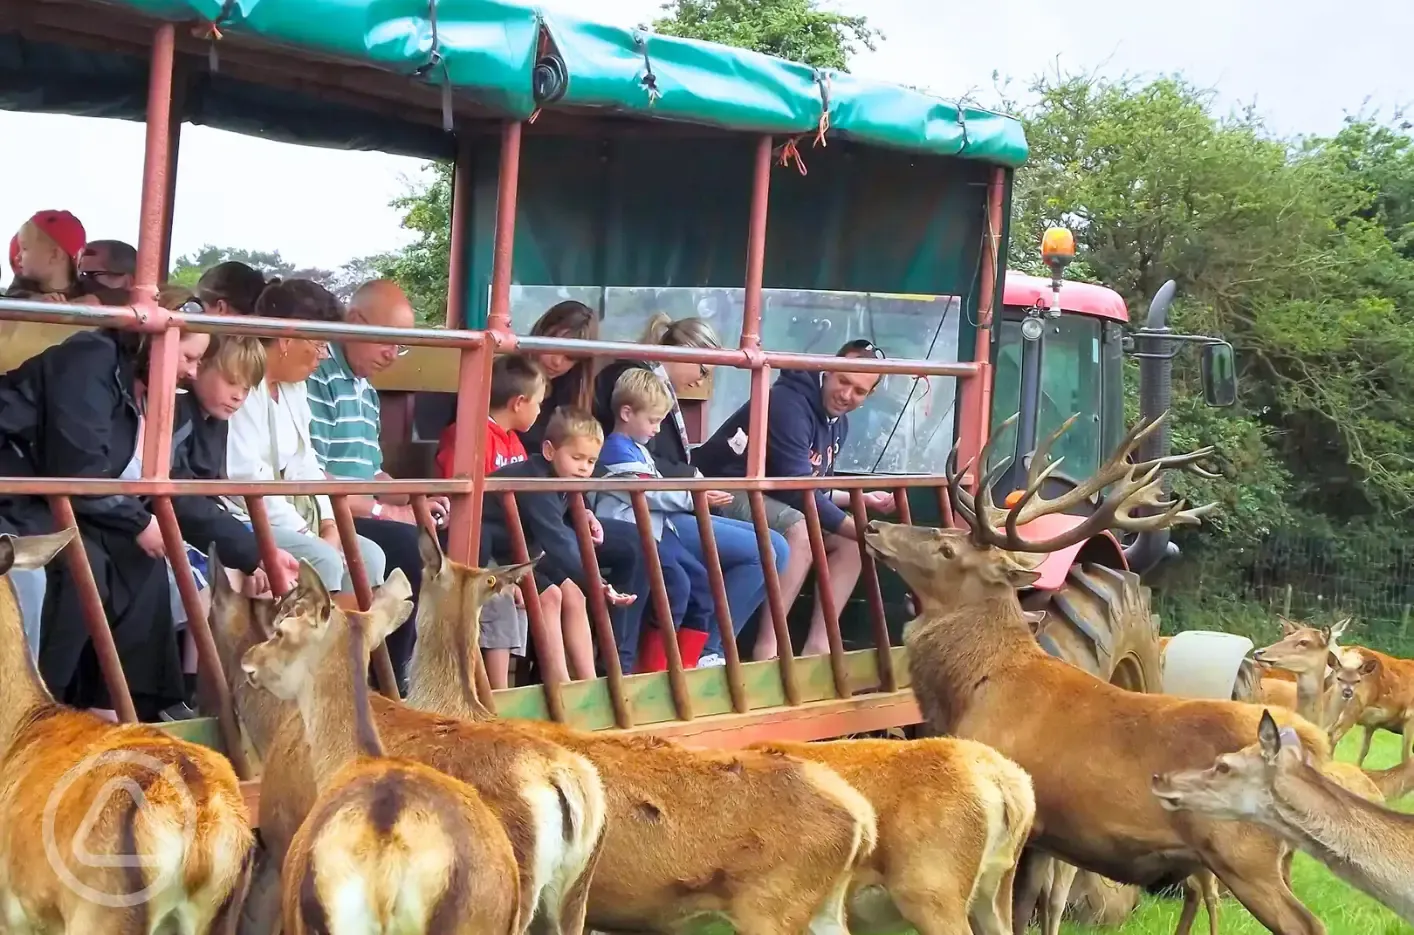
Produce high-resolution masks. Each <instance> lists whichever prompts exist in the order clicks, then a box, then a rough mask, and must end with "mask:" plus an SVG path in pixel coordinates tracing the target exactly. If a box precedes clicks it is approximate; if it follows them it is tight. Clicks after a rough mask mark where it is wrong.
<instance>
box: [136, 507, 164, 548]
mask: <svg viewBox="0 0 1414 935" xmlns="http://www.w3.org/2000/svg"><path fill="white" fill-rule="evenodd" d="M137 547H138V548H140V549H142V550H143V551H144V552H146V553H147V554H148V555H150V556H152V557H153V558H162V557H163V556H164V555H165V554H166V552H165V551H164V550H163V548H162V528H161V527H160V526H158V525H157V517H155V516H154V517H152V519H151V520H150V521H149V522H148V524H147V528H146V529H144V530H143V531H142V532H140V533H138V534H137Z"/></svg>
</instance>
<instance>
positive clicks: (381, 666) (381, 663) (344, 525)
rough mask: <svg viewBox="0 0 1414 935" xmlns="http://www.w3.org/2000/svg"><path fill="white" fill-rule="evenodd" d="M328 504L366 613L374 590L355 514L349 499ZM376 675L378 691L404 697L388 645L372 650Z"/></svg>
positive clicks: (360, 606) (335, 499)
mask: <svg viewBox="0 0 1414 935" xmlns="http://www.w3.org/2000/svg"><path fill="white" fill-rule="evenodd" d="M329 502H330V503H331V504H333V506H334V524H335V525H336V526H337V527H338V528H339V542H340V543H341V544H342V545H343V547H344V564H345V565H347V566H348V569H349V580H350V581H352V582H353V589H354V598H355V599H357V600H358V609H359V610H362V611H367V610H368V608H370V607H372V606H373V588H372V587H371V586H370V585H369V583H368V569H367V568H364V567H363V553H362V552H361V551H360V550H359V547H358V530H357V529H355V528H354V521H353V511H352V510H350V509H349V500H348V497H343V496H334V497H330V498H329ZM403 625H404V626H410V624H403ZM373 672H374V674H375V675H377V676H378V689H379V691H381V692H382V693H383V694H384V695H387V696H388V697H389V698H392V699H393V700H395V701H396V700H398V699H399V698H401V697H402V696H401V695H399V694H398V677H397V674H396V673H395V672H394V671H393V660H392V658H391V657H390V656H389V655H388V646H387V644H386V643H379V644H378V645H377V646H375V647H373Z"/></svg>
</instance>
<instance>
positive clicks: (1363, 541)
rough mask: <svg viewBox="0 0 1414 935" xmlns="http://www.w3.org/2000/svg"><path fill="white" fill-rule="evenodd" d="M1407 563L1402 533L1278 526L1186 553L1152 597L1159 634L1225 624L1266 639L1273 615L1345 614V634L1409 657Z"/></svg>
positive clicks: (1411, 588)
mask: <svg viewBox="0 0 1414 935" xmlns="http://www.w3.org/2000/svg"><path fill="white" fill-rule="evenodd" d="M1194 551H1198V550H1194ZM1235 559H1236V560H1235ZM1411 563H1414V544H1410V543H1409V542H1408V541H1406V540H1405V538H1404V537H1402V536H1397V535H1388V534H1387V535H1376V534H1367V535H1357V536H1316V535H1312V534H1310V533H1309V532H1306V531H1296V530H1277V531H1274V532H1273V534H1272V535H1270V536H1269V537H1267V539H1265V540H1264V541H1263V542H1262V543H1261V544H1260V545H1259V546H1257V547H1256V548H1252V549H1247V550H1245V551H1243V552H1242V553H1239V554H1238V555H1237V556H1234V555H1233V554H1232V553H1230V552H1228V553H1225V554H1213V553H1208V554H1203V553H1201V552H1200V553H1199V554H1197V555H1192V556H1191V557H1185V558H1184V559H1182V560H1180V562H1179V563H1178V565H1179V566H1180V567H1179V568H1177V569H1175V572H1174V573H1173V574H1171V575H1168V576H1166V577H1165V579H1164V581H1163V582H1162V583H1161V584H1160V585H1159V587H1158V595H1157V599H1158V604H1159V607H1160V611H1161V613H1162V615H1163V617H1164V629H1165V631H1166V632H1174V631H1176V630H1180V629H1222V630H1228V631H1231V632H1240V633H1244V634H1245V635H1247V636H1250V637H1252V639H1253V640H1254V641H1256V642H1257V643H1258V645H1264V644H1266V643H1269V642H1271V641H1272V640H1274V639H1275V638H1276V636H1277V634H1278V632H1279V627H1278V625H1277V623H1276V617H1277V615H1282V616H1285V617H1289V618H1291V619H1293V620H1302V621H1310V622H1312V623H1313V624H1317V625H1321V624H1328V623H1330V622H1332V621H1334V620H1338V619H1340V618H1342V617H1351V618H1353V619H1352V622H1351V630H1350V634H1349V635H1347V637H1346V641H1347V642H1358V643H1362V644H1366V645H1370V646H1373V647H1375V648H1377V649H1381V650H1384V651H1387V652H1391V653H1395V654H1397V655H1403V656H1414V632H1412V630H1414V627H1411V622H1414V574H1411Z"/></svg>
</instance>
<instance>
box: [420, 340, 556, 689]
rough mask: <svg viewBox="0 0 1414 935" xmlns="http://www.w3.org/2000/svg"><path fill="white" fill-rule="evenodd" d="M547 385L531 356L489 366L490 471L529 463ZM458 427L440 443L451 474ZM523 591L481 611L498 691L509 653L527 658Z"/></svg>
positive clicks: (489, 669)
mask: <svg viewBox="0 0 1414 935" xmlns="http://www.w3.org/2000/svg"><path fill="white" fill-rule="evenodd" d="M547 386H548V384H547V381H546V379H545V374H544V373H543V372H541V370H540V368H539V367H538V366H536V365H535V362H534V361H532V360H531V359H530V358H528V357H525V356H524V355H521V354H506V355H503V356H501V357H497V358H496V362H495V363H494V364H492V365H491V408H490V418H488V419H487V420H486V445H485V447H484V449H483V450H484V451H485V457H486V473H487V474H490V473H492V472H493V471H496V470H498V469H500V468H503V467H505V466H506V465H508V464H514V463H515V462H517V461H524V460H526V453H525V445H523V444H521V440H520V436H519V435H517V434H516V433H517V432H524V431H525V430H526V429H528V428H530V427H531V426H532V425H534V424H535V420H536V419H538V418H539V417H540V404H541V403H542V402H544V400H545V390H546V388H547ZM456 433H457V424H456V423H455V422H453V423H452V424H451V425H449V426H447V428H446V430H445V431H444V432H443V433H442V437H441V438H440V439H439V440H438V442H437V471H438V473H439V474H441V475H442V476H443V477H451V476H452V455H453V446H454V444H455V443H454V439H455V437H456ZM521 600H522V598H521V596H520V589H519V588H514V589H512V591H511V593H510V594H509V595H506V594H499V595H497V596H495V597H493V598H491V599H490V600H488V601H487V602H486V604H485V606H483V607H482V608H481V651H482V656H483V657H484V658H485V660H486V678H487V679H488V680H489V681H490V682H491V687H492V688H495V689H500V688H508V687H509V686H510V670H511V654H512V653H514V654H515V655H517V656H524V655H525V646H526V642H527V633H528V630H529V625H528V622H527V620H526V616H525V610H524V609H523V608H522V607H521Z"/></svg>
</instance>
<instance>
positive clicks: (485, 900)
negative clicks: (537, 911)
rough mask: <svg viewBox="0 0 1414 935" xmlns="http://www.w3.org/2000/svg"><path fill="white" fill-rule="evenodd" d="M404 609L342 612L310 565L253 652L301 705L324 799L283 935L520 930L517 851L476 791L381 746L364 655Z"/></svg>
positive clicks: (290, 864) (313, 812)
mask: <svg viewBox="0 0 1414 935" xmlns="http://www.w3.org/2000/svg"><path fill="white" fill-rule="evenodd" d="M401 576H402V572H401V571H395V572H394V573H393V576H390V578H389V583H394V579H395V578H400V577H401ZM402 581H403V586H404V588H406V578H402ZM402 603H403V606H402V608H401V610H400V611H397V612H394V613H384V614H379V613H369V614H360V613H356V612H354V613H348V614H345V613H344V612H343V611H341V610H339V609H338V608H337V607H336V606H335V604H334V601H333V598H332V597H330V595H329V592H328V591H327V590H326V589H325V588H324V584H323V582H321V581H320V579H319V575H318V574H317V573H316V572H315V571H314V568H313V566H311V565H310V564H309V563H308V562H303V561H302V562H300V573H299V581H298V584H297V585H296V586H295V588H294V589H293V590H292V591H291V592H290V593H289V595H287V596H286V598H285V599H284V600H283V601H282V602H281V613H280V615H279V616H278V617H277V619H276V621H275V635H274V636H273V637H272V638H271V639H270V640H269V641H268V642H265V643H261V644H259V645H257V646H254V647H252V648H251V649H250V650H249V651H248V652H247V653H246V655H245V662H244V663H243V666H242V668H243V670H244V672H245V674H246V677H247V679H249V680H250V681H251V682H252V683H253V684H255V685H256V686H257V687H260V688H264V689H265V690H267V691H269V692H270V693H271V694H273V695H275V696H276V697H277V698H280V699H281V700H282V701H294V702H296V704H297V706H298V709H299V713H300V720H301V721H302V723H303V724H304V732H305V739H306V741H307V742H308V744H309V746H310V749H311V750H312V751H313V753H314V755H313V757H312V762H313V764H314V772H315V781H316V783H317V785H318V788H319V797H318V799H317V800H316V801H315V803H314V806H313V807H312V808H311V809H310V811H309V815H308V816H307V817H306V818H305V820H304V822H303V823H301V824H300V827H299V830H298V831H297V832H296V833H295V836H294V839H293V840H292V841H291V842H290V848H289V853H288V854H287V855H286V856H285V862H284V868H283V870H282V872H281V884H282V887H283V890H284V901H283V904H284V913H283V915H284V931H285V933H286V935H355V933H370V932H376V933H384V935H393V933H414V932H416V933H429V935H430V933H434V932H436V933H447V935H452V933H457V935H515V933H518V932H520V930H521V920H520V880H519V876H518V873H517V870H516V862H515V854H514V852H512V850H511V842H510V840H509V839H508V838H507V837H506V833H505V831H504V829H503V828H502V827H501V824H500V822H498V821H497V820H496V816H495V815H494V814H493V813H492V811H491V809H490V808H488V807H487V806H486V803H484V802H483V801H482V800H481V796H480V795H478V794H477V792H476V790H475V789H473V788H472V787H471V786H469V785H467V784H466V783H463V782H461V781H459V780H456V779H453V778H452V777H450V776H448V775H446V774H445V773H440V772H438V771H437V770H434V769H431V768H429V767H427V766H424V765H423V764H421V763H418V762H416V761H414V760H407V759H397V758H394V757H390V756H389V755H388V754H387V753H386V751H385V750H384V747H383V742H382V741H381V740H380V739H379V736H378V727H377V725H376V723H375V722H374V718H373V711H372V708H371V707H370V705H369V690H368V678H367V672H368V657H369V653H370V652H371V647H372V646H375V645H377V644H378V643H379V642H381V641H382V640H383V638H384V637H385V636H386V635H387V634H388V633H389V632H392V630H393V628H394V627H395V626H396V625H397V624H398V623H401V622H402V621H403V620H406V619H407V616H408V614H410V613H411V612H412V604H411V602H408V601H404V602H402Z"/></svg>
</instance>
